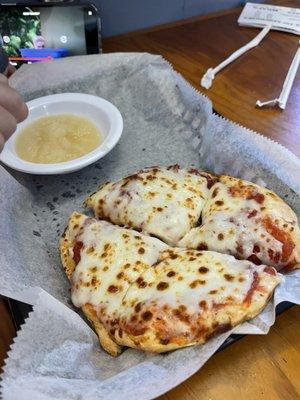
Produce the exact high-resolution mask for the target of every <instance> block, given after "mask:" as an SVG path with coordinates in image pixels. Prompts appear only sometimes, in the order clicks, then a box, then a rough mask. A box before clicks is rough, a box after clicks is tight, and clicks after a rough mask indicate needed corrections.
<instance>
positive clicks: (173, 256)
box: [169, 253, 178, 260]
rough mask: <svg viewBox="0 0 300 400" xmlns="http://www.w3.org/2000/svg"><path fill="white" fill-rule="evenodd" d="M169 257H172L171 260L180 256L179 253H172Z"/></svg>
mask: <svg viewBox="0 0 300 400" xmlns="http://www.w3.org/2000/svg"><path fill="white" fill-rule="evenodd" d="M169 257H170V258H171V260H175V259H176V258H178V254H175V253H170V256H169Z"/></svg>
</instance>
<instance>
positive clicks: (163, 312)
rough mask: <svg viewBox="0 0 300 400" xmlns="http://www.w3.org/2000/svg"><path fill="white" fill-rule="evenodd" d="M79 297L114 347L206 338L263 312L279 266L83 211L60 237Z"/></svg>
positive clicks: (165, 346) (154, 346)
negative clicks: (166, 239) (169, 240)
mask: <svg viewBox="0 0 300 400" xmlns="http://www.w3.org/2000/svg"><path fill="white" fill-rule="evenodd" d="M60 250H61V258H62V262H63V265H64V268H65V270H66V273H67V275H68V277H69V279H70V281H71V291H72V301H73V303H74V305H75V306H77V307H81V308H82V310H83V312H84V313H85V315H86V316H87V317H88V319H89V320H90V321H91V322H92V324H93V326H94V328H95V330H96V332H97V334H98V336H99V340H100V343H101V345H102V347H103V348H104V349H105V350H106V351H108V352H109V353H110V354H111V355H117V354H118V353H119V352H120V346H123V345H124V346H129V347H135V348H140V349H143V350H145V351H151V352H165V351H169V350H173V349H176V348H180V347H184V346H190V345H194V344H198V343H204V342H205V341H206V340H208V339H209V338H210V337H212V336H213V335H215V334H217V333H220V332H223V331H225V330H228V329H230V328H231V327H233V326H235V325H236V324H238V323H240V322H242V321H244V320H247V319H249V318H252V317H254V316H255V315H257V314H258V313H259V312H260V311H261V310H262V308H263V307H264V306H265V304H266V302H267V301H268V299H269V297H270V296H271V294H272V292H273V290H274V288H275V286H276V285H277V284H278V283H279V282H280V277H279V275H277V273H276V271H275V270H274V269H273V268H272V267H266V266H259V267H258V266H256V265H254V264H253V263H251V262H249V261H239V260H236V259H235V258H234V257H232V256H229V255H224V254H218V253H215V252H209V251H207V252H200V251H197V250H182V249H172V248H170V247H167V246H166V245H165V244H164V243H162V242H161V241H159V240H158V239H155V238H152V237H146V236H144V235H142V234H140V233H138V232H135V231H133V230H128V229H125V228H120V227H115V226H113V225H111V224H110V223H108V222H105V221H98V220H95V219H94V218H89V217H86V216H84V215H81V214H77V213H74V214H73V215H72V216H71V219H70V222H69V225H68V228H67V229H66V231H65V233H64V235H63V237H62V239H61V242H60Z"/></svg>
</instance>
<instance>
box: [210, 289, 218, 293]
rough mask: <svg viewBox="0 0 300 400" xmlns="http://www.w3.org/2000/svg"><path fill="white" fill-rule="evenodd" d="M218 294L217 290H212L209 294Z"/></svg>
mask: <svg viewBox="0 0 300 400" xmlns="http://www.w3.org/2000/svg"><path fill="white" fill-rule="evenodd" d="M216 293H218V291H217V289H214V290H210V292H209V294H216Z"/></svg>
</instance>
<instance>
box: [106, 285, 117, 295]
mask: <svg viewBox="0 0 300 400" xmlns="http://www.w3.org/2000/svg"><path fill="white" fill-rule="evenodd" d="M107 291H108V292H109V293H117V292H118V291H119V287H118V286H115V285H110V286H108V288H107Z"/></svg>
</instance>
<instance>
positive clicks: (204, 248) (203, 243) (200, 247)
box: [197, 242, 208, 250]
mask: <svg viewBox="0 0 300 400" xmlns="http://www.w3.org/2000/svg"><path fill="white" fill-rule="evenodd" d="M207 249H208V246H207V243H205V242H201V243H200V244H199V246H198V247H197V250H207Z"/></svg>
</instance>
